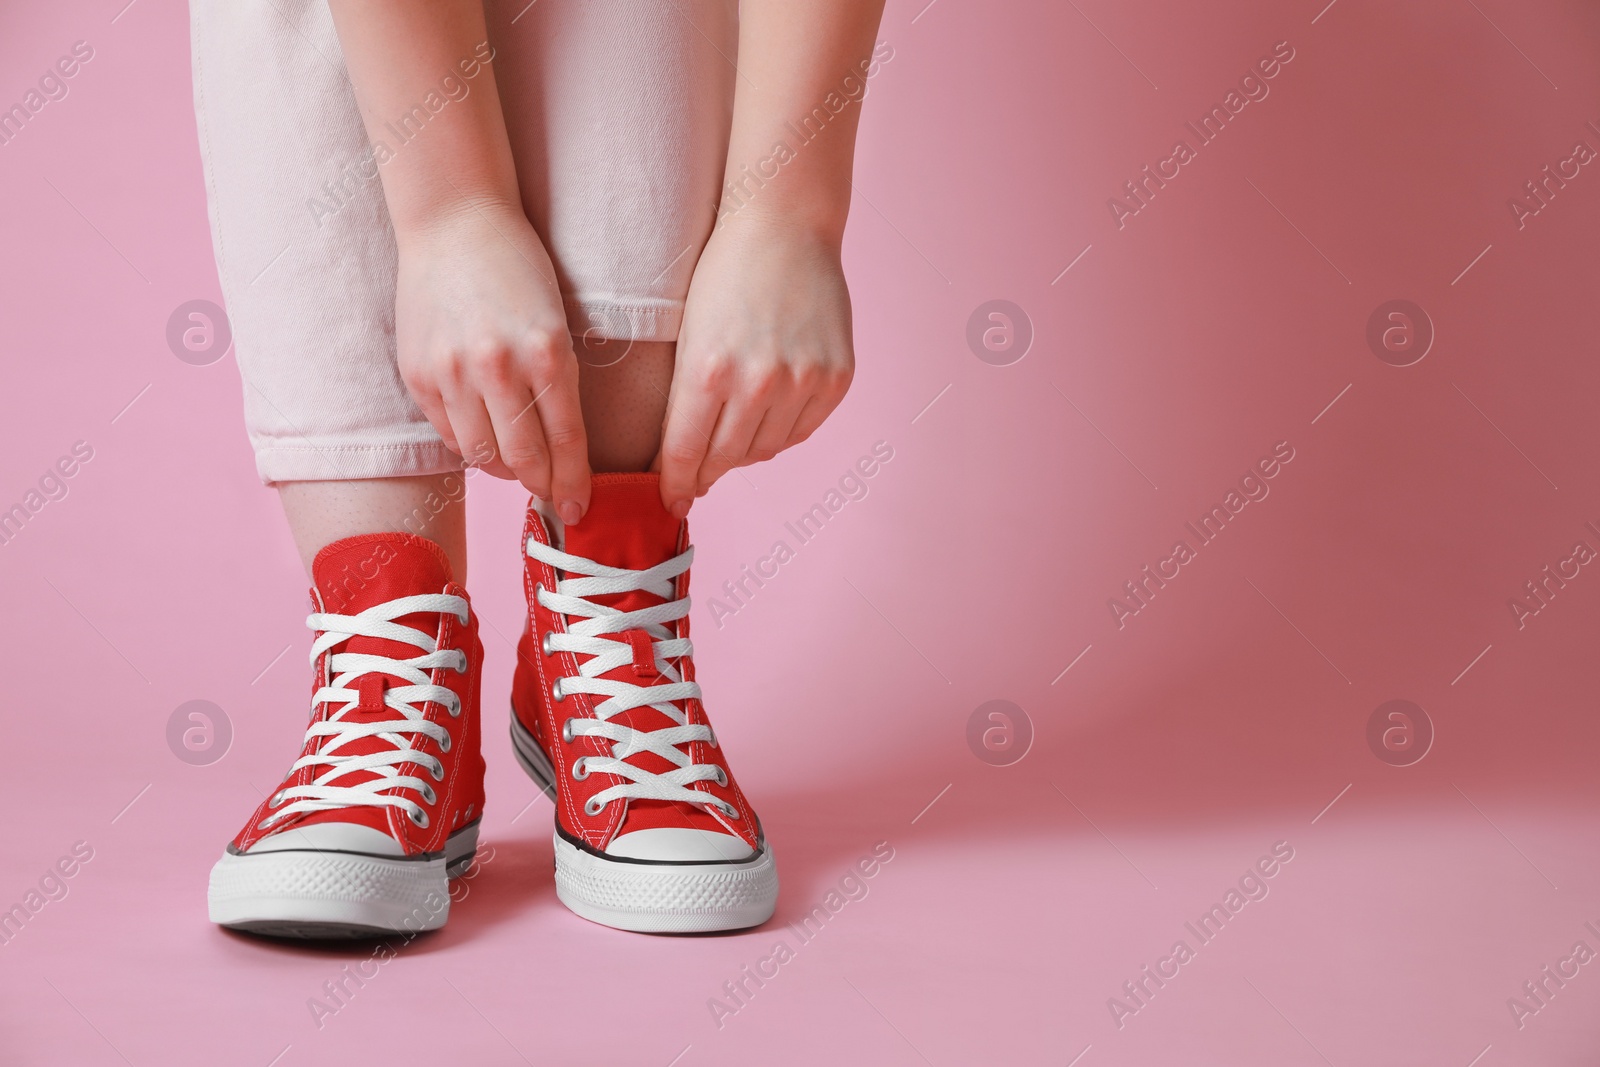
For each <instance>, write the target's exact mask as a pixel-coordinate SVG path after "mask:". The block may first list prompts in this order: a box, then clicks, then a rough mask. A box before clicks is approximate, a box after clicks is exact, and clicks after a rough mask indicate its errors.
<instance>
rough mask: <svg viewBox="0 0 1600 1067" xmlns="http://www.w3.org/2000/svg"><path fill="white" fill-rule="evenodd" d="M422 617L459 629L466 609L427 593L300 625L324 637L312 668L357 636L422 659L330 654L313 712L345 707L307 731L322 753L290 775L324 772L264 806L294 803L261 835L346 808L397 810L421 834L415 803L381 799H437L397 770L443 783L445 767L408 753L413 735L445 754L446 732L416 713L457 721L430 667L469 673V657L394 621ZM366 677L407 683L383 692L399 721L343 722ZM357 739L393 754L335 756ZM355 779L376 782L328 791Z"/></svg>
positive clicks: (424, 820) (452, 701) (457, 600)
mask: <svg viewBox="0 0 1600 1067" xmlns="http://www.w3.org/2000/svg"><path fill="white" fill-rule="evenodd" d="M422 612H428V613H434V614H441V615H442V614H444V613H446V612H448V613H450V614H452V615H454V616H455V617H456V618H458V619H460V620H461V622H462V624H463V625H465V624H466V622H467V619H468V612H469V609H468V606H467V602H466V600H465V599H464V598H462V597H458V596H447V595H445V594H443V593H429V594H424V595H421V596H408V597H401V598H400V599H398V600H390V601H387V602H385V603H382V604H376V605H374V606H372V607H370V608H367V609H366V610H365V611H363V612H361V613H360V614H357V615H334V614H321V613H313V614H312V615H311V616H310V617H309V618H307V619H306V625H307V626H309V627H310V628H311V629H313V630H321V631H323V633H322V636H321V637H318V638H317V640H316V642H315V643H314V644H313V645H312V646H311V663H312V665H313V666H315V665H316V662H317V657H318V656H320V655H322V654H323V653H324V652H327V651H328V650H330V649H332V648H333V647H334V646H336V645H339V644H341V643H343V642H345V641H347V640H349V639H350V638H352V637H355V636H357V635H358V634H359V635H361V636H363V637H379V638H384V639H386V640H389V641H399V642H402V643H404V644H408V645H413V646H415V647H416V648H419V649H421V650H422V655H420V656H413V657H411V658H410V659H391V658H389V657H388V656H375V655H372V654H370V653H363V652H335V653H333V655H332V656H331V657H330V658H329V661H328V670H329V673H330V674H332V675H333V678H332V681H331V682H330V683H329V684H328V685H325V686H323V687H322V688H321V689H318V690H317V692H316V695H314V696H313V697H312V698H311V704H312V706H313V707H316V706H317V705H319V704H322V703H323V702H325V701H344V706H343V707H341V708H339V709H337V710H336V711H334V712H332V713H331V714H330V715H328V716H327V718H325V719H322V720H321V721H318V722H313V723H312V724H311V728H310V729H308V730H307V731H306V737H307V738H313V737H326V738H330V739H331V740H329V741H328V742H327V743H326V744H324V745H323V746H322V747H321V750H320V751H318V752H313V753H312V754H311V755H309V756H304V757H302V758H301V759H299V760H297V761H296V762H295V765H294V766H293V767H292V768H290V774H291V775H292V774H294V773H296V772H298V771H300V770H301V769H303V768H306V767H326V768H328V769H327V770H326V771H324V772H323V773H321V774H320V775H318V776H317V778H316V779H315V780H314V781H313V782H312V783H311V784H310V785H300V786H292V787H290V788H287V789H281V790H279V791H278V792H277V793H276V794H274V795H273V797H272V800H271V802H270V804H271V806H272V807H277V806H278V805H279V804H283V803H284V802H285V801H288V800H292V801H294V803H292V804H289V805H287V806H286V807H284V808H283V809H282V810H280V811H276V812H274V813H273V814H272V815H269V816H267V817H266V818H265V819H263V820H261V826H262V827H263V828H265V827H267V826H269V825H271V824H272V823H275V822H277V821H278V820H280V819H284V818H287V817H288V816H290V815H295V814H298V813H299V812H305V811H328V810H331V809H334V808H352V807H394V808H400V809H402V810H403V811H405V813H406V815H407V816H408V817H409V818H410V819H411V821H412V822H413V823H414V824H416V825H417V826H419V827H423V828H426V827H427V825H428V813H427V812H426V811H424V810H422V807H421V806H420V805H419V804H417V802H416V801H414V800H412V799H411V798H409V797H406V796H401V795H394V794H389V793H385V792H383V791H384V790H411V791H413V792H415V793H417V794H419V795H420V796H421V797H422V798H423V800H425V801H426V802H427V803H429V804H432V803H433V802H434V800H435V799H436V798H435V795H434V791H433V786H431V785H430V784H428V783H427V782H425V781H423V780H422V779H421V778H418V777H415V776H414V775H402V774H401V773H400V771H399V769H398V768H399V765H400V764H402V763H419V764H421V765H423V766H424V767H427V768H428V770H429V773H430V774H431V775H432V776H433V779H434V781H436V782H438V781H443V780H444V764H443V763H442V762H440V760H439V759H438V758H437V757H434V756H430V755H428V754H427V753H425V752H422V751H419V750H418V749H416V748H413V747H412V740H413V738H414V737H415V735H422V736H423V737H431V738H433V739H434V740H435V741H436V742H438V744H439V749H440V751H442V752H448V751H450V732H449V731H448V730H446V729H445V728H444V727H443V726H441V725H439V724H438V723H435V722H428V721H427V720H426V719H425V718H424V714H425V713H424V712H423V710H422V709H421V708H420V707H419V706H418V705H421V704H426V703H427V702H429V701H433V702H435V703H438V704H442V705H444V707H445V710H446V711H448V712H449V713H450V716H451V717H452V718H454V717H456V716H458V715H460V714H461V699H460V698H459V697H457V696H456V695H455V693H453V692H451V691H450V690H449V689H447V688H445V687H444V686H442V685H434V684H432V683H431V681H430V680H429V674H428V672H429V671H431V670H433V669H434V668H436V667H450V668H452V669H454V670H456V671H461V672H464V671H466V669H467V654H466V653H465V652H463V651H462V650H460V649H449V648H446V649H440V648H439V647H438V646H437V644H436V642H435V640H434V636H433V634H429V633H424V632H422V631H421V630H417V629H414V628H413V627H410V626H402V625H401V624H399V623H397V622H394V621H393V620H394V619H398V618H401V617H402V616H405V615H412V614H417V613H422ZM365 674H389V675H393V676H395V677H397V678H403V679H405V680H406V681H408V682H411V683H412V684H411V685H401V686H394V687H392V688H386V689H385V690H384V694H383V702H384V705H385V706H386V707H388V708H389V709H391V710H393V711H396V712H399V717H398V718H394V719H386V720H384V721H381V722H346V721H344V716H345V715H346V714H348V713H349V712H350V711H352V710H353V709H355V708H356V707H357V706H358V705H359V704H360V703H361V693H360V692H359V690H358V689H357V688H356V685H357V683H358V680H359V679H360V678H361V676H362V675H365ZM408 735H410V736H408ZM362 737H379V738H382V739H383V740H384V741H386V742H388V743H389V744H390V745H391V746H393V747H392V748H390V749H388V750H387V751H380V752H372V753H368V754H366V755H359V756H358V755H341V754H340V753H339V749H340V748H342V747H344V746H345V745H347V744H349V743H350V742H352V741H354V740H356V739H357V738H362ZM357 771H370V772H372V773H373V775H374V777H372V778H370V779H369V780H367V781H364V782H360V783H358V784H356V785H336V784H334V783H336V782H337V781H338V780H339V779H340V778H342V777H344V776H345V775H348V774H354V773H356V772H357Z"/></svg>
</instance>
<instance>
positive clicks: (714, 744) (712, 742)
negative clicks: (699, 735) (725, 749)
mask: <svg viewBox="0 0 1600 1067" xmlns="http://www.w3.org/2000/svg"><path fill="white" fill-rule="evenodd" d="M706 744H708V745H710V746H711V747H712V748H721V747H722V746H721V745H719V744H717V732H716V731H715V730H712V731H711V736H710V737H708V738H706Z"/></svg>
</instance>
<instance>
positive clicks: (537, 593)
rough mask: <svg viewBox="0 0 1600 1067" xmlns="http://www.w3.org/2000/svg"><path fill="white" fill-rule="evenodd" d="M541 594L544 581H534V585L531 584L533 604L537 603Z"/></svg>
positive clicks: (542, 594)
mask: <svg viewBox="0 0 1600 1067" xmlns="http://www.w3.org/2000/svg"><path fill="white" fill-rule="evenodd" d="M542 596H544V583H543V582H536V583H534V586H533V602H534V603H535V604H537V603H539V598H540V597H542Z"/></svg>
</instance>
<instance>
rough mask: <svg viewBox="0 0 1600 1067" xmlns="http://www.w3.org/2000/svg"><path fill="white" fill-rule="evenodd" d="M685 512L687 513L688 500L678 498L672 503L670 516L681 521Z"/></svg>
mask: <svg viewBox="0 0 1600 1067" xmlns="http://www.w3.org/2000/svg"><path fill="white" fill-rule="evenodd" d="M687 514H689V502H688V501H687V500H680V501H678V502H677V503H676V504H674V505H672V517H673V518H674V519H677V520H678V521H679V522H682V521H683V517H684V516H685V515H687Z"/></svg>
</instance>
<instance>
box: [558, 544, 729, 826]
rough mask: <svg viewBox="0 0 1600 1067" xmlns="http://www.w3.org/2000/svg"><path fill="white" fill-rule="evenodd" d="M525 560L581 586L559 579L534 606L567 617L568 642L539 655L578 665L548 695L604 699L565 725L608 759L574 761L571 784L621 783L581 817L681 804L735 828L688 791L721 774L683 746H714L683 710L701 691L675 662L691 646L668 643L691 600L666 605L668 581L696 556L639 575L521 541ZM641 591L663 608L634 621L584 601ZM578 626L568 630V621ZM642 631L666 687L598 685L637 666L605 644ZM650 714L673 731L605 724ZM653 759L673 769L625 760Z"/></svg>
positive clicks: (622, 646)
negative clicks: (623, 803) (603, 749)
mask: <svg viewBox="0 0 1600 1067" xmlns="http://www.w3.org/2000/svg"><path fill="white" fill-rule="evenodd" d="M528 555H530V556H532V557H533V558H534V559H537V560H539V561H540V562H541V563H547V564H549V565H550V566H551V567H554V568H555V569H556V570H557V571H558V572H560V573H561V574H579V575H585V576H586V577H578V578H561V579H559V580H558V581H557V582H556V587H555V589H553V590H552V589H547V588H545V587H544V586H543V585H540V586H539V587H538V588H537V589H536V590H535V593H536V597H537V600H538V602H539V604H540V605H542V606H543V607H545V608H546V609H548V610H549V611H552V612H555V613H557V614H560V615H564V616H566V618H567V620H568V622H567V628H566V632H565V633H557V632H554V631H552V632H551V633H548V634H546V635H545V638H544V645H545V651H546V652H547V653H549V652H571V653H574V654H576V655H578V656H580V657H583V656H587V657H588V658H587V659H584V660H582V661H581V662H580V664H579V666H578V673H577V674H576V675H566V676H563V677H560V678H557V679H556V682H555V685H554V686H553V687H552V693H551V695H552V696H553V697H554V698H555V699H556V700H558V701H559V700H563V699H565V698H566V696H567V695H568V694H570V693H587V694H590V695H593V696H603V697H605V698H606V699H605V700H602V701H600V702H598V703H597V704H596V705H595V708H594V718H592V719H591V718H587V717H583V718H571V719H568V720H567V721H566V726H565V729H566V731H567V733H568V736H569V737H603V738H605V739H606V740H608V741H610V742H611V755H610V756H609V757H604V756H584V757H581V758H580V759H579V760H578V761H577V762H576V763H575V764H574V765H573V768H572V774H573V776H574V777H576V778H579V779H582V778H587V777H588V776H589V775H590V774H592V773H595V772H599V773H602V774H614V775H616V776H618V777H620V778H625V779H627V781H625V782H622V783H619V784H617V785H614V786H611V787H609V788H607V789H603V790H601V791H600V792H598V793H596V794H595V795H594V796H593V797H591V798H589V800H588V802H587V803H586V804H585V807H584V810H585V811H586V812H587V814H589V815H591V816H593V815H598V814H599V813H600V811H601V809H602V808H604V807H605V806H606V805H607V804H609V803H611V802H612V801H613V800H619V799H623V798H637V799H649V800H668V801H679V802H681V803H686V804H698V805H701V806H703V807H714V808H717V809H718V810H720V811H721V812H722V813H723V814H724V815H726V816H727V817H729V818H732V819H737V818H738V817H739V812H738V810H737V809H736V808H734V807H733V806H732V805H730V804H728V803H726V802H725V801H722V800H719V799H718V798H716V797H714V796H712V795H711V794H710V793H708V792H706V791H704V790H700V789H691V788H689V787H690V786H691V785H693V784H694V783H695V782H716V783H717V784H719V785H724V784H726V782H727V779H726V777H725V776H724V774H723V772H722V768H720V767H718V766H716V765H715V764H710V763H695V762H693V761H692V760H691V759H690V757H689V755H688V753H687V752H685V751H684V750H683V749H681V748H680V747H679V746H680V745H686V744H689V743H690V742H692V741H705V742H707V743H709V744H711V745H713V746H715V745H716V736H715V735H714V734H713V733H712V731H711V727H709V726H705V725H702V724H691V723H690V722H689V716H688V712H687V711H686V710H684V708H683V707H680V706H679V704H680V703H681V702H685V701H689V700H698V699H700V686H699V685H698V684H697V683H695V682H690V681H685V680H684V678H683V675H682V673H681V672H680V671H679V669H678V667H677V665H676V663H675V661H676V660H678V659H680V658H681V657H686V656H691V655H693V654H694V646H693V644H692V643H691V642H690V641H689V639H688V638H686V637H675V636H674V635H673V633H672V631H671V630H669V629H668V628H667V625H666V624H668V623H671V622H675V621H677V620H678V619H681V618H683V617H684V616H685V615H687V614H689V598H688V597H683V598H682V599H679V600H674V599H672V596H673V592H674V587H673V579H675V578H676V577H677V576H678V575H680V574H682V573H683V572H684V571H686V570H688V569H689V564H690V562H691V561H692V560H693V559H694V549H693V548H689V549H687V550H685V551H684V552H683V553H681V554H679V555H677V556H674V557H672V558H671V559H669V560H667V561H665V562H664V563H658V564H656V565H655V566H654V567H650V568H648V569H647V570H642V571H636V570H629V569H627V568H624V567H608V566H606V565H604V564H601V563H596V562H595V561H594V560H592V559H585V558H584V557H582V556H575V555H572V554H571V553H568V552H563V551H561V550H560V549H558V548H555V547H554V546H552V545H546V544H543V543H542V542H540V541H538V540H536V539H534V538H531V537H530V538H529V539H528ZM637 591H643V592H646V593H650V594H651V595H653V596H655V597H657V598H659V599H660V601H661V603H659V604H652V605H650V606H648V607H644V608H639V609H637V610H634V611H622V610H620V609H618V608H615V607H611V606H608V605H605V604H596V603H594V602H593V601H592V600H591V599H589V598H591V597H597V596H607V595H610V594H617V593H631V592H637ZM574 620H575V621H574ZM630 630H640V631H643V632H644V633H645V634H646V635H647V636H648V637H649V639H650V648H651V653H652V656H653V658H654V661H655V670H656V671H657V673H659V674H660V676H661V677H662V678H663V679H665V681H664V682H657V683H655V684H651V685H635V684H634V683H632V682H626V681H621V680H617V679H612V678H602V677H600V676H601V675H603V674H605V673H606V672H608V671H611V670H615V669H616V668H617V667H621V666H623V665H625V664H628V663H631V662H634V647H633V645H632V644H631V643H630V642H628V641H626V640H623V641H618V640H612V639H610V638H608V637H607V636H606V635H607V634H620V633H626V632H627V631H630ZM646 706H648V707H652V708H655V709H656V710H657V711H659V712H661V714H663V715H665V716H667V718H669V719H671V720H672V721H673V722H674V723H675V724H676V725H674V726H668V727H664V728H662V729H660V730H635V729H633V728H632V727H629V726H625V725H623V724H622V723H618V722H611V721H610V720H611V719H613V718H615V717H616V716H617V715H620V714H622V713H623V712H625V711H628V710H631V709H633V708H641V707H646ZM641 752H651V753H654V754H655V755H657V756H660V757H661V758H662V759H664V760H666V761H667V762H669V763H671V764H672V765H673V767H674V769H673V770H671V771H666V772H663V773H657V772H653V771H648V770H644V769H643V768H640V767H636V766H634V765H633V764H632V763H629V762H627V760H628V758H629V757H630V756H634V755H637V754H638V753H641Z"/></svg>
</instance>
